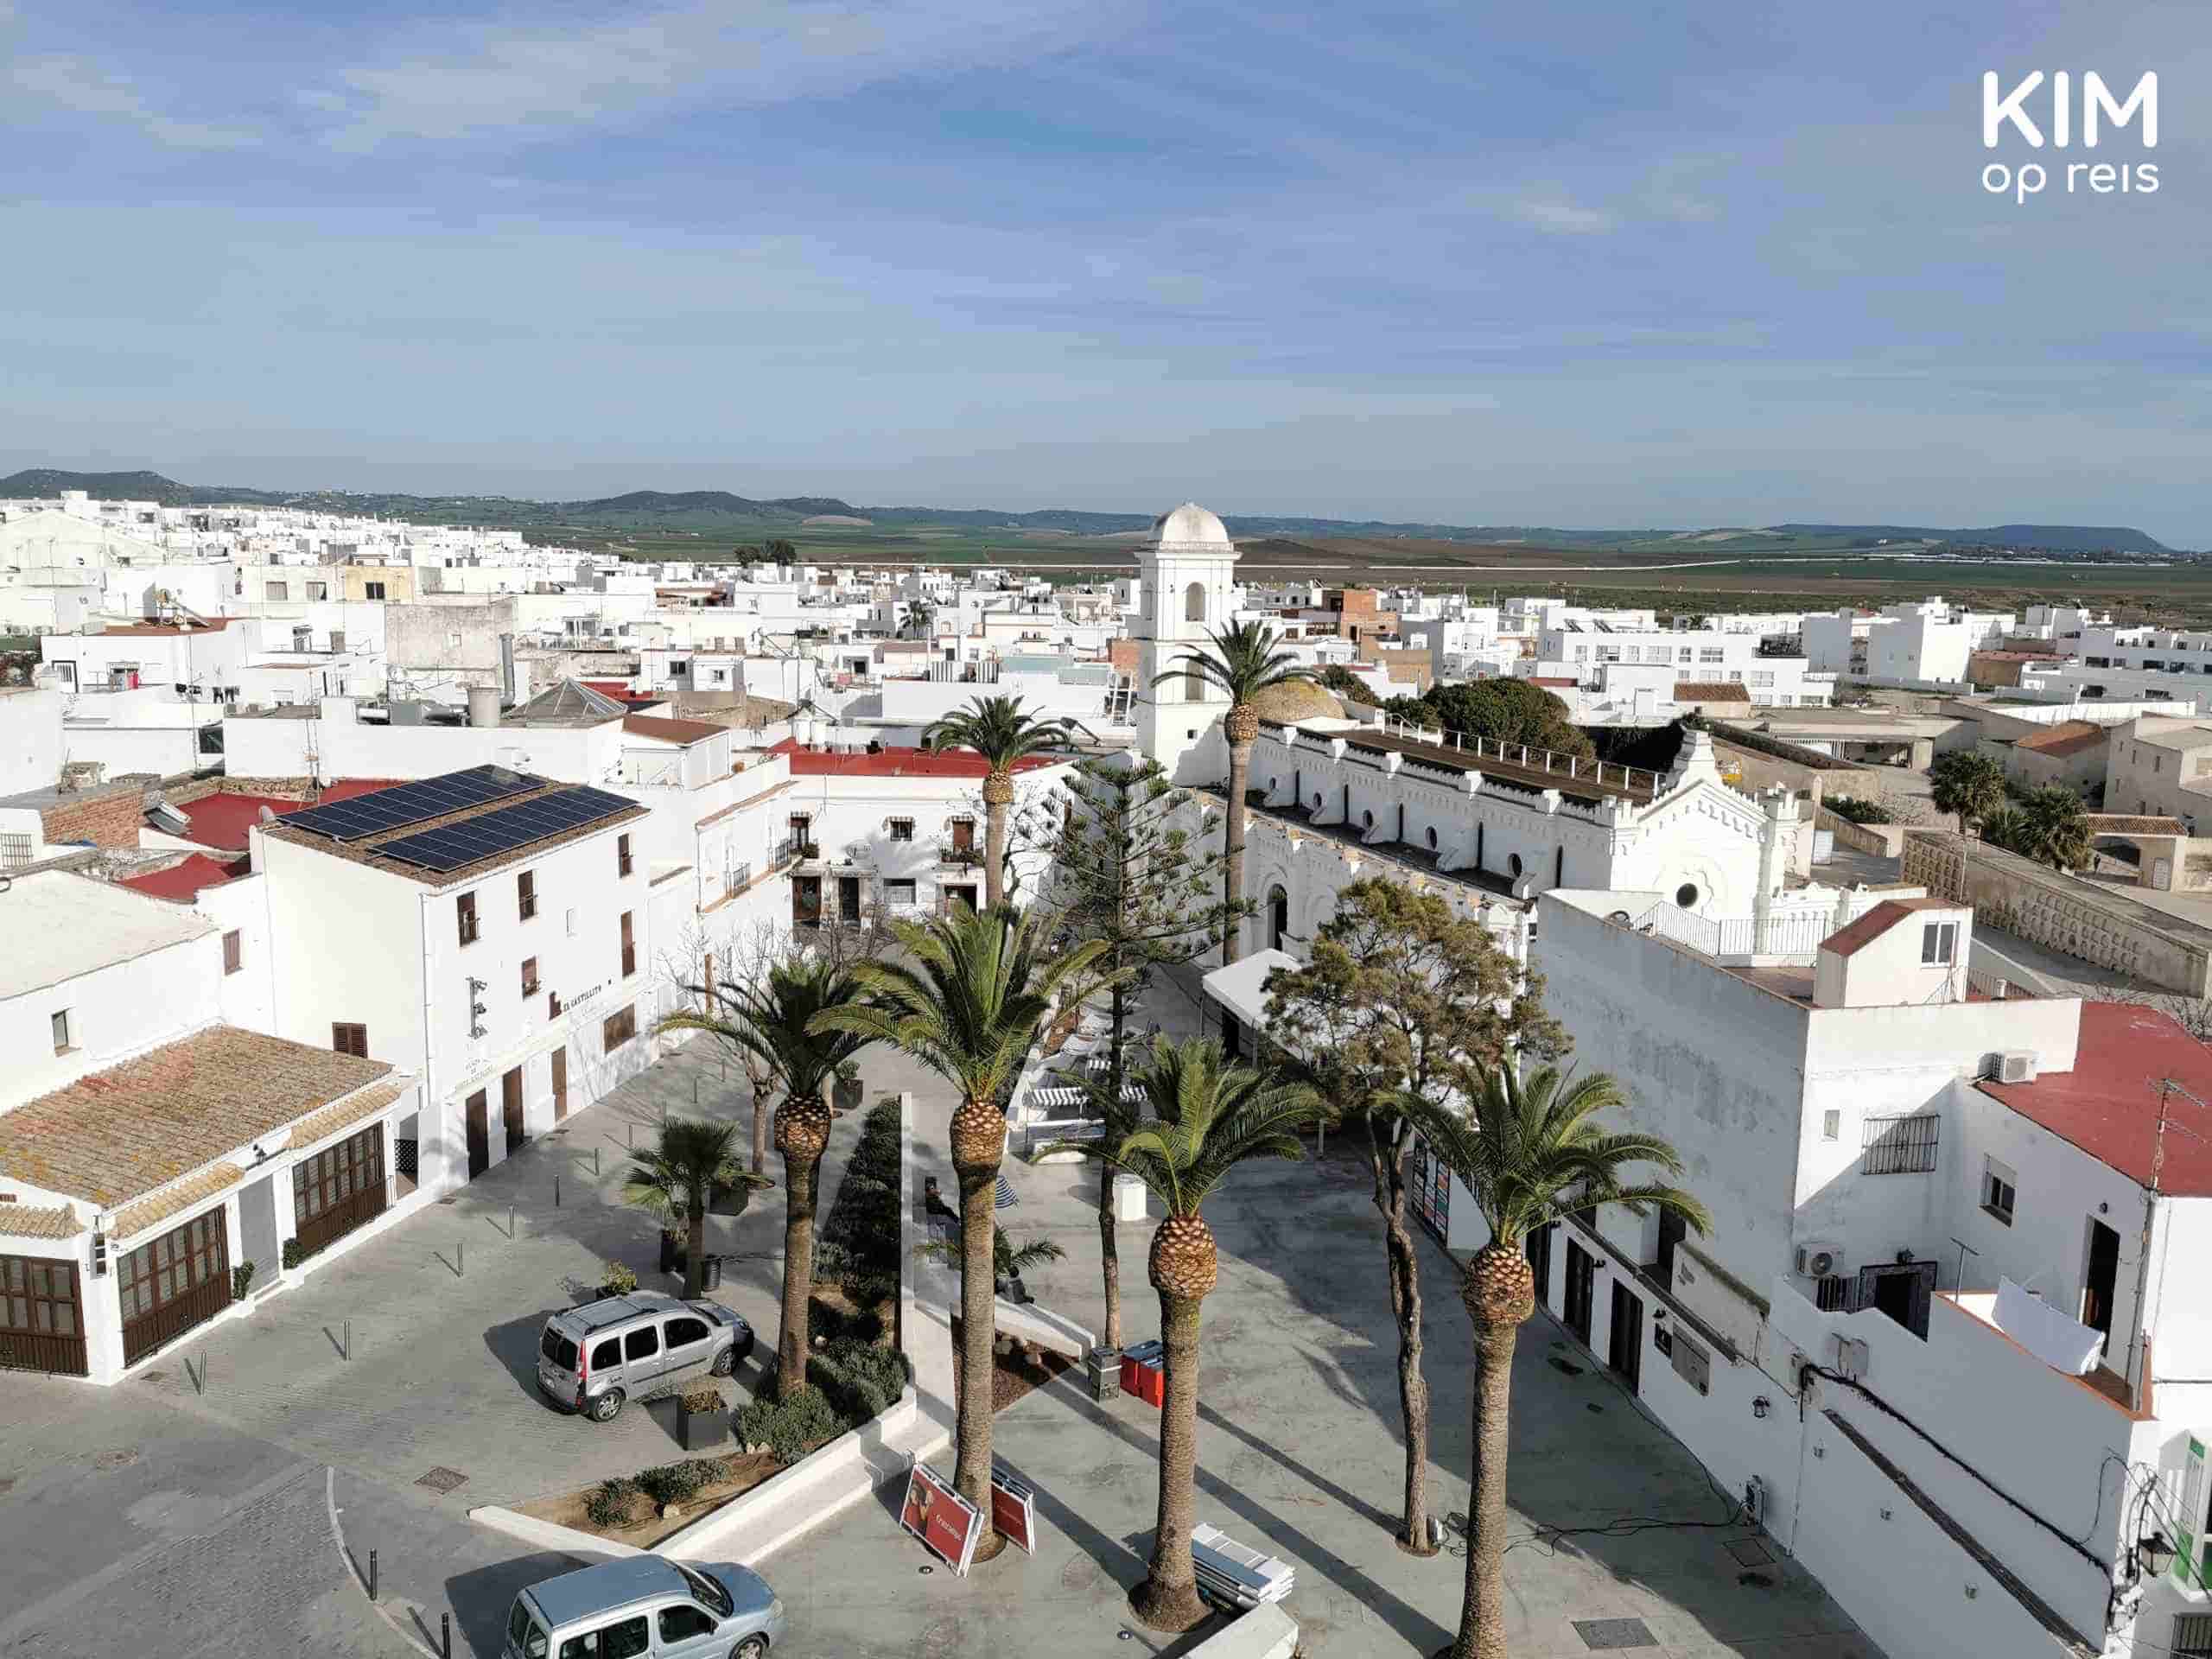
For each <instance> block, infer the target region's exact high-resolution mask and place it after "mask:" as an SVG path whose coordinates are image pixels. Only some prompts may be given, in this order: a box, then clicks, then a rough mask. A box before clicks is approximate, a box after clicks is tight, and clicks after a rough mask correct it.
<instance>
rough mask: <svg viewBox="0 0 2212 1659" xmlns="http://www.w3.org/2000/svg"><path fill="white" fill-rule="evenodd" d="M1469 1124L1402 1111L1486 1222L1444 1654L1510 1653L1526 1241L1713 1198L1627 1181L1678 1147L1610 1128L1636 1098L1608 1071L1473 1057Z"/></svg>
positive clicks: (1702, 1226) (1695, 1217)
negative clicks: (1606, 1216)
mask: <svg viewBox="0 0 2212 1659" xmlns="http://www.w3.org/2000/svg"><path fill="white" fill-rule="evenodd" d="M1465 1093H1466V1095H1467V1096H1468V1098H1469V1100H1470V1101H1471V1103H1472V1106H1473V1110H1474V1116H1473V1118H1472V1120H1471V1121H1470V1120H1469V1119H1468V1118H1467V1117H1465V1116H1461V1115H1460V1114H1459V1112H1457V1111H1454V1110H1450V1109H1444V1108H1440V1107H1438V1106H1436V1105H1433V1104H1432V1103H1429V1102H1427V1101H1425V1100H1422V1099H1421V1098H1419V1097H1418V1096H1404V1097H1403V1098H1402V1100H1401V1101H1400V1102H1399V1109H1400V1110H1402V1112H1404V1113H1405V1115H1406V1116H1407V1117H1408V1118H1409V1119H1410V1120H1412V1122H1414V1125H1415V1127H1417V1128H1419V1129H1420V1131H1421V1138H1422V1139H1423V1140H1424V1141H1427V1143H1428V1147H1429V1150H1430V1152H1431V1153H1432V1154H1434V1155H1435V1157H1436V1158H1437V1159H1438V1160H1440V1161H1441V1162H1442V1163H1443V1164H1445V1165H1446V1167H1448V1168H1449V1169H1450V1170H1451V1171H1452V1173H1453V1174H1454V1175H1457V1176H1458V1177H1459V1179H1460V1181H1461V1182H1462V1183H1463V1184H1464V1185H1465V1187H1466V1189H1467V1191H1468V1192H1469V1193H1471V1195H1472V1196H1473V1198H1474V1200H1475V1207H1476V1208H1477V1209H1478V1210H1479V1211H1481V1212H1482V1215H1483V1219H1484V1220H1485V1221H1487V1222H1488V1223H1489V1224H1490V1230H1491V1238H1490V1243H1487V1244H1485V1245H1484V1247H1483V1248H1482V1249H1479V1250H1478V1251H1476V1252H1475V1255H1474V1256H1473V1258H1472V1259H1471V1261H1470V1262H1468V1263H1467V1267H1466V1271H1465V1274H1464V1276H1463V1277H1462V1279H1461V1281H1460V1285H1459V1296H1460V1300H1462V1301H1464V1302H1465V1304H1466V1307H1467V1314H1468V1317H1469V1318H1470V1319H1472V1320H1473V1321H1474V1342H1475V1387H1474V1452H1475V1468H1474V1481H1473V1488H1474V1490H1473V1494H1472V1497H1471V1500H1470V1503H1469V1505H1468V1510H1469V1514H1470V1516H1471V1526H1470V1527H1469V1538H1468V1542H1467V1586H1466V1598H1465V1601H1464V1602H1463V1603H1462V1605H1461V1608H1460V1613H1459V1635H1458V1637H1457V1639H1456V1640H1454V1642H1453V1643H1452V1646H1451V1647H1450V1649H1447V1650H1446V1651H1447V1652H1448V1654H1449V1655H1450V1659H1504V1656H1505V1453H1506V1435H1507V1429H1508V1425H1509V1422H1510V1408H1511V1403H1512V1387H1513V1350H1514V1345H1515V1344H1516V1342H1517V1341H1518V1339H1519V1337H1520V1331H1521V1325H1522V1322H1523V1321H1524V1320H1526V1319H1529V1316H1530V1315H1532V1314H1533V1313H1535V1311H1536V1285H1535V1274H1534V1273H1533V1272H1532V1271H1531V1270H1530V1268H1529V1258H1528V1255H1527V1254H1526V1251H1525V1250H1524V1249H1523V1245H1524V1243H1525V1242H1526V1240H1527V1239H1528V1236H1529V1234H1530V1233H1532V1232H1535V1231H1536V1230H1538V1229H1539V1228H1542V1227H1547V1226H1549V1225H1550V1224H1552V1223H1553V1222H1555V1221H1557V1220H1559V1219H1560V1217H1564V1216H1567V1215H1568V1214H1570V1213H1573V1212H1575V1211H1583V1210H1586V1209H1589V1208H1591V1207H1592V1206H1594V1205H1600V1204H1618V1205H1626V1206H1627V1207H1628V1208H1629V1209H1630V1211H1634V1212H1635V1213H1637V1214H1638V1215H1641V1214H1642V1213H1643V1211H1644V1210H1645V1209H1646V1208H1647V1207H1650V1206H1655V1205H1656V1206H1657V1207H1659V1208H1661V1209H1665V1210H1671V1211H1674V1212H1675V1214H1676V1215H1679V1216H1680V1217H1682V1219H1683V1220H1684V1221H1686V1222H1687V1223H1688V1224H1689V1225H1690V1226H1691V1227H1693V1228H1694V1229H1696V1230H1698V1231H1699V1232H1700V1233H1702V1232H1704V1231H1705V1230H1706V1229H1707V1227H1708V1226H1710V1225H1711V1224H1712V1223H1711V1218H1710V1217H1708V1216H1707V1213H1706V1209H1705V1206H1704V1205H1702V1204H1700V1203H1699V1202H1698V1200H1697V1199H1696V1198H1694V1196H1692V1195H1691V1194H1690V1193H1688V1192H1685V1191H1684V1190H1683V1189H1681V1187H1678V1186H1674V1185H1668V1184H1666V1183H1664V1182H1660V1181H1637V1180H1630V1179H1628V1178H1627V1176H1626V1174H1625V1173H1624V1172H1625V1171H1627V1170H1628V1169H1629V1167H1630V1166H1632V1165H1637V1164H1648V1165H1650V1166H1653V1167H1655V1168H1656V1169H1657V1170H1658V1171H1660V1172H1662V1173H1664V1174H1667V1175H1677V1174H1680V1173H1681V1167H1682V1162H1681V1157H1680V1156H1679V1155H1678V1154H1676V1153H1675V1149H1674V1147H1672V1146H1670V1145H1669V1144H1668V1143H1667V1142H1666V1141H1663V1140H1661V1139H1660V1138H1659V1137H1658V1136H1656V1135H1641V1134H1637V1133H1635V1132H1633V1131H1619V1130H1613V1129H1608V1128H1605V1126H1604V1125H1603V1124H1601V1123H1600V1122H1598V1117H1599V1114H1600V1113H1602V1112H1605V1111H1607V1110H1610V1109H1615V1108H1618V1107H1622V1106H1625V1105H1626V1104H1627V1103H1628V1095H1627V1092H1626V1090H1624V1089H1623V1088H1622V1087H1621V1085H1620V1084H1619V1083H1618V1082H1617V1081H1615V1080H1614V1079H1613V1078H1612V1077H1608V1076H1606V1075H1605V1073H1604V1072H1600V1071H1592V1072H1585V1073H1584V1074H1583V1075H1581V1076H1580V1077H1570V1076H1569V1075H1568V1074H1567V1073H1566V1072H1563V1071H1560V1069H1559V1068H1558V1067H1556V1066H1549V1065H1547V1066H1542V1067H1540V1068H1539V1069H1537V1070H1536V1071H1533V1072H1531V1073H1530V1074H1529V1077H1528V1078H1527V1079H1526V1080H1525V1081H1523V1080H1522V1079H1521V1078H1520V1077H1516V1074H1515V1073H1514V1071H1512V1069H1511V1068H1510V1066H1505V1065H1500V1066H1497V1067H1494V1068H1489V1069H1483V1068H1478V1067H1470V1068H1468V1069H1467V1071H1466V1072H1465Z"/></svg>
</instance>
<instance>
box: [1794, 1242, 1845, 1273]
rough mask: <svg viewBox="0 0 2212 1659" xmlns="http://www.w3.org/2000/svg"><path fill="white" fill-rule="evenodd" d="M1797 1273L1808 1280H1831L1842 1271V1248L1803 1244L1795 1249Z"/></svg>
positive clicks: (1832, 1245) (1836, 1245)
mask: <svg viewBox="0 0 2212 1659" xmlns="http://www.w3.org/2000/svg"><path fill="white" fill-rule="evenodd" d="M1797 1271H1798V1272H1799V1273H1801V1274H1803V1275H1804V1276H1805V1277H1806V1278H1808V1279H1833V1278H1834V1277H1835V1276H1836V1274H1840V1273H1841V1272H1842V1271H1843V1246H1842V1245H1840V1244H1819V1243H1804V1244H1800V1245H1799V1246H1798V1247H1797Z"/></svg>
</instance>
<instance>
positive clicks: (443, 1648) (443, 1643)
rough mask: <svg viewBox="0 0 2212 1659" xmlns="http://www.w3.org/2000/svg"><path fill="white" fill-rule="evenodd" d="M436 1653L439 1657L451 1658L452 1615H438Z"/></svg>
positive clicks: (441, 1658)
mask: <svg viewBox="0 0 2212 1659" xmlns="http://www.w3.org/2000/svg"><path fill="white" fill-rule="evenodd" d="M438 1653H439V1656H440V1659H453V1615H452V1614H451V1613H440V1614H439V1615H438Z"/></svg>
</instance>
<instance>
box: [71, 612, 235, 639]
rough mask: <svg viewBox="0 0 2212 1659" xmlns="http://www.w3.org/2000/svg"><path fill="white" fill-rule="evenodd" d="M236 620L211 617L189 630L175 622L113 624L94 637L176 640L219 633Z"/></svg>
mask: <svg viewBox="0 0 2212 1659" xmlns="http://www.w3.org/2000/svg"><path fill="white" fill-rule="evenodd" d="M234 620H237V619H235V618H233V617H228V616H211V617H209V618H207V620H205V621H203V622H195V623H194V624H193V625H192V626H190V627H188V628H186V627H179V626H177V625H176V624H175V623H174V622H126V623H122V624H117V623H113V622H111V623H109V624H108V625H107V626H105V627H104V628H102V629H101V630H100V631H99V633H98V634H96V635H94V636H93V637H94V638H95V639H115V638H117V637H118V635H119V636H121V637H122V638H124V639H178V638H181V636H183V635H185V634H188V633H219V632H221V631H222V630H223V629H225V628H227V627H229V626H231V624H232V622H233V621H234Z"/></svg>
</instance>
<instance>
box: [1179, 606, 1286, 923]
mask: <svg viewBox="0 0 2212 1659" xmlns="http://www.w3.org/2000/svg"><path fill="white" fill-rule="evenodd" d="M1206 637H1207V638H1208V639H1211V640H1212V641H1213V647H1212V649H1211V650H1210V651H1209V650H1198V649H1195V648H1193V649H1192V650H1189V651H1186V652H1184V654H1183V658H1182V661H1181V662H1180V664H1179V665H1177V666H1175V667H1173V668H1170V669H1168V670H1166V671H1165V672H1163V673H1160V674H1157V675H1155V676H1154V677H1153V682H1152V683H1153V684H1154V685H1155V686H1158V685H1161V684H1164V683H1166V682H1168V681H1170V680H1180V679H1182V678H1184V677H1185V676H1189V677H1192V678H1195V679H1197V680H1198V681H1200V682H1202V683H1205V684H1206V685H1209V686H1211V687H1212V688H1213V689H1214V690H1217V691H1219V692H1220V693H1221V694H1222V695H1223V696H1226V697H1227V698H1228V699H1229V713H1228V715H1226V716H1225V717H1224V719H1223V721H1222V723H1221V728H1222V734H1223V735H1224V737H1226V738H1227V739H1228V741H1229V811H1228V814H1227V815H1226V818H1225V821H1224V828H1223V830H1222V855H1223V858H1224V864H1223V866H1222V899H1223V901H1224V904H1225V905H1226V906H1227V907H1228V908H1227V912H1226V913H1225V914H1224V917H1223V919H1222V935H1221V959H1222V961H1223V962H1224V963H1230V962H1234V961H1236V929H1237V927H1238V925H1239V924H1240V921H1241V918H1242V915H1243V911H1242V908H1241V906H1242V903H1243V897H1244V791H1245V788H1246V785H1247V784H1248V782H1249V779H1250V778H1251V774H1252V745H1253V743H1254V742H1255V741H1256V740H1257V739H1258V737H1259V735H1260V711H1259V710H1258V709H1255V707H1253V704H1254V703H1255V702H1256V701H1257V700H1258V698H1259V696H1260V694H1261V693H1262V692H1263V691H1266V690H1269V689H1270V688H1271V687H1274V686H1278V685H1287V684H1288V683H1290V682H1292V681H1294V680H1311V679H1316V678H1319V670H1317V669H1314V668H1311V667H1308V666H1306V664H1303V663H1300V661H1299V659H1298V658H1297V656H1296V655H1295V654H1294V653H1293V652H1288V651H1282V650H1279V649H1277V648H1276V645H1275V641H1276V639H1279V638H1280V637H1281V635H1280V634H1279V632H1277V631H1276V630H1275V629H1274V628H1271V627H1269V626H1267V624H1265V623H1264V622H1260V621H1257V620H1254V621H1249V622H1239V623H1236V624H1235V625H1233V626H1230V627H1226V628H1209V629H1207V630H1206Z"/></svg>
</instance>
